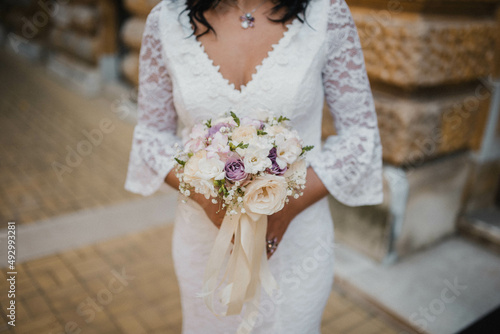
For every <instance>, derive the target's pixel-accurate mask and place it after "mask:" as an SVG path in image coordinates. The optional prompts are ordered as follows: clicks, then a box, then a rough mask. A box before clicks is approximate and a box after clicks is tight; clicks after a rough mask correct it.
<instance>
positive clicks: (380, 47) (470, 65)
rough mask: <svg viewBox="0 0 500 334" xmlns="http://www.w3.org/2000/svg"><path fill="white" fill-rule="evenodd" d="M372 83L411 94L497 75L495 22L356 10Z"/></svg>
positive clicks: (482, 19) (354, 12)
mask: <svg viewBox="0 0 500 334" xmlns="http://www.w3.org/2000/svg"><path fill="white" fill-rule="evenodd" d="M351 12H352V14H353V17H354V20H355V22H356V26H357V29H358V34H359V36H360V39H361V44H362V47H363V52H364V56H365V62H366V67H367V71H368V74H369V76H370V79H372V80H375V81H379V82H383V83H387V84H390V85H395V86H398V87H402V88H405V89H408V90H411V89H414V88H416V87H419V86H437V85H442V84H452V83H461V82H468V81H471V80H474V79H477V78H479V77H483V76H487V75H489V74H491V73H492V71H493V61H494V49H495V39H496V35H497V34H498V31H497V25H496V22H495V20H494V19H493V18H492V19H489V18H473V17H453V16H449V17H447V16H438V15H429V14H420V13H404V12H401V13H394V12H392V13H391V12H389V11H387V13H386V14H384V15H382V16H381V15H380V14H378V13H379V12H378V11H376V10H374V9H369V8H361V7H351Z"/></svg>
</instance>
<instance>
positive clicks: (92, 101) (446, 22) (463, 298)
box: [0, 0, 500, 334]
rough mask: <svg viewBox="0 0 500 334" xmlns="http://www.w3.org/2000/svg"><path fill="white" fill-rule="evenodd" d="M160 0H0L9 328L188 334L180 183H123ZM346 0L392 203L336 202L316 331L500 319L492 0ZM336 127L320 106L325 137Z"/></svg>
mask: <svg viewBox="0 0 500 334" xmlns="http://www.w3.org/2000/svg"><path fill="white" fill-rule="evenodd" d="M158 2H159V0H2V1H1V2H0V138H1V144H2V145H0V152H1V156H0V185H1V186H0V217H1V219H0V220H1V224H2V226H1V227H0V228H1V229H0V240H1V249H0V256H1V259H0V267H1V268H2V270H1V277H0V281H1V283H0V287H1V290H2V291H1V292H0V304H1V307H2V311H1V312H0V313H1V318H0V332H12V333H54V334H55V333H134V334H135V333H180V331H181V322H182V312H181V309H180V297H179V292H178V288H177V282H176V277H175V273H174V269H173V263H172V259H171V250H170V247H171V233H172V227H173V226H172V220H173V216H174V210H175V202H176V193H175V191H172V190H171V189H169V188H168V187H167V186H166V185H165V186H164V187H163V188H162V189H161V191H159V192H157V193H156V194H155V195H153V196H150V197H141V196H138V195H134V194H131V193H128V192H127V191H125V190H124V189H123V186H124V182H125V176H126V171H127V165H128V155H129V151H130V147H131V141H132V132H133V127H134V124H135V122H136V117H137V111H136V109H137V105H136V103H137V98H136V97H137V81H138V61H139V50H140V46H141V37H142V32H143V29H144V24H145V19H146V17H147V15H148V13H149V12H150V11H151V9H152V8H153V7H154V6H155V5H156V4H157V3H158ZM347 3H348V4H349V6H350V8H351V12H352V14H353V17H354V19H355V22H356V25H357V28H358V34H359V36H360V38H361V41H362V46H363V51H364V56H365V61H366V66H367V71H368V75H369V78H370V82H371V85H372V89H373V93H374V97H375V102H376V109H377V115H378V121H379V127H380V134H381V138H382V144H383V158H384V203H383V204H381V205H376V206H364V207H348V206H344V205H342V204H341V203H339V202H337V201H336V200H335V199H334V198H330V203H331V209H332V215H333V219H334V222H335V223H334V227H335V237H336V248H335V258H336V263H337V265H336V268H335V270H336V276H335V283H334V287H333V292H332V294H331V296H330V299H329V302H328V305H327V307H326V310H325V313H324V315H323V322H322V332H323V333H336V334H337V333H341V334H343V333H351V334H356V333H360V334H378V333H400V334H402V333H440V334H441V333H459V332H460V333H480V334H481V333H498V332H499V331H498V328H500V327H494V328H496V329H492V327H488V326H491V325H492V324H493V322H492V319H499V318H500V311H499V309H498V308H499V306H500V119H499V114H500V39H499V38H500V37H499V36H500V1H499V0H437V1H431V0H412V1H406V0H389V1H387V0H385V1H383V0H371V1H370V0H347ZM334 133H335V126H334V124H333V120H332V119H331V117H330V116H329V113H328V110H325V112H324V128H323V136H324V137H326V136H328V135H332V134H334ZM8 222H15V224H14V223H12V224H8ZM9 226H11V227H9ZM12 226H15V231H16V240H15V241H16V244H15V246H16V258H15V261H16V262H15V264H14V267H13V268H9V266H10V265H12V263H9V262H8V260H9V259H8V254H7V247H8V237H7V234H8V230H9V228H10V229H11V230H12V229H13V227H12ZM11 272H15V274H9V273H11ZM12 275H13V276H15V285H11V284H10V283H12V281H7V279H8V278H10V277H11V276H12ZM9 282H10V283H9ZM13 287H14V288H15V297H10V296H9V295H8V291H9V289H10V290H12V288H13ZM12 300H15V324H16V326H15V327H13V326H10V325H9V324H8V322H10V321H12V320H13V317H12V311H11V310H12V307H11V310H8V309H7V308H8V307H9V305H10V303H11V301H12Z"/></svg>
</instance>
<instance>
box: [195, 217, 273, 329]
mask: <svg viewBox="0 0 500 334" xmlns="http://www.w3.org/2000/svg"><path fill="white" fill-rule="evenodd" d="M266 231H267V215H263V214H257V213H253V212H249V211H248V210H247V212H246V213H237V214H235V215H229V214H226V216H225V217H224V220H223V221H222V225H221V227H220V230H219V233H218V234H217V237H216V239H215V244H214V247H213V248H212V251H211V253H210V258H209V260H208V263H207V267H206V269H205V277H204V282H203V289H202V292H201V293H200V294H199V296H200V297H203V298H204V300H205V303H206V304H207V306H208V308H209V309H210V311H212V313H213V314H215V315H216V316H226V315H234V314H240V313H241V310H242V307H243V305H244V304H245V302H249V303H248V304H246V310H245V316H244V320H243V322H242V323H241V325H240V326H239V328H238V331H237V334H241V333H248V332H249V331H250V330H251V329H252V328H253V327H254V325H255V323H254V322H255V321H251V318H252V315H253V316H254V318H255V316H256V315H257V313H256V312H258V305H259V300H260V286H261V285H262V287H263V288H264V290H265V291H266V293H267V294H268V295H271V294H272V291H273V289H277V288H278V284H277V283H276V280H275V279H274V277H273V276H272V274H271V272H270V270H269V266H268V262H267V254H266V251H265V249H266ZM233 235H234V247H233V250H232V252H231V254H230V255H229V260H228V262H227V266H226V270H225V273H224V277H223V278H222V280H221V282H220V283H219V284H217V279H218V276H219V273H220V272H221V270H223V268H222V267H223V265H224V261H225V259H226V258H227V256H228V253H229V251H230V246H231V239H232V237H233ZM226 277H227V281H228V284H227V286H226V287H224V289H222V291H221V292H220V293H219V298H220V301H221V303H222V304H223V305H227V310H226V311H225V312H222V313H221V314H217V313H216V312H215V310H214V301H213V298H214V294H215V290H216V289H217V287H219V286H220V284H222V282H223V281H224V279H225V278H226Z"/></svg>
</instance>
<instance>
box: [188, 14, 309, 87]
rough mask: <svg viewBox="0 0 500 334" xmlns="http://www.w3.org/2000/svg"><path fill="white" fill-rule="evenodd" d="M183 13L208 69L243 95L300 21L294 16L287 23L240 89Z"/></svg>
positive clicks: (288, 38) (191, 37) (224, 83)
mask: <svg viewBox="0 0 500 334" xmlns="http://www.w3.org/2000/svg"><path fill="white" fill-rule="evenodd" d="M183 14H184V15H185V19H187V22H188V26H187V28H186V29H187V30H188V32H189V33H190V34H192V35H191V36H190V38H189V39H190V40H192V41H193V42H194V44H195V46H196V48H197V49H198V50H197V52H200V54H201V55H202V57H203V59H204V61H205V62H206V64H207V66H206V67H207V69H206V70H207V71H211V72H212V74H213V75H215V76H216V77H217V78H218V80H219V81H220V82H221V83H222V84H223V85H224V86H225V88H227V89H229V91H230V92H231V93H232V94H236V95H238V96H241V95H243V94H245V92H246V91H247V90H248V89H249V88H250V87H251V86H252V85H254V84H255V82H256V80H258V77H259V76H261V73H262V72H263V69H264V68H265V66H266V64H267V63H268V62H269V61H270V59H272V58H273V57H274V54H275V53H277V52H278V51H279V50H280V49H281V48H283V47H284V45H286V43H287V42H288V41H289V40H290V38H291V37H292V33H293V31H295V30H297V28H298V26H299V25H298V23H300V20H299V18H297V17H296V18H294V19H293V20H292V22H290V23H288V24H286V25H285V27H286V30H285V31H284V32H283V35H282V36H281V38H280V39H279V40H278V41H277V42H276V43H274V44H272V45H271V48H270V50H269V51H268V52H267V55H266V56H265V57H264V58H263V59H262V61H261V62H260V63H259V64H258V65H257V66H255V68H254V70H253V72H252V75H251V77H250V80H248V81H247V82H246V83H245V84H244V85H241V86H240V88H239V89H237V88H236V87H235V84H234V83H232V82H230V81H229V80H228V79H227V78H225V77H224V76H223V75H222V73H221V72H220V65H215V64H214V61H213V60H212V59H211V58H210V57H209V55H208V53H207V52H206V50H205V46H204V45H203V43H201V42H200V41H199V40H198V39H196V36H195V35H194V34H193V29H192V27H191V25H190V24H189V18H188V16H187V11H184V12H183Z"/></svg>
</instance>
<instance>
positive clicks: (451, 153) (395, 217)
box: [323, 0, 500, 262]
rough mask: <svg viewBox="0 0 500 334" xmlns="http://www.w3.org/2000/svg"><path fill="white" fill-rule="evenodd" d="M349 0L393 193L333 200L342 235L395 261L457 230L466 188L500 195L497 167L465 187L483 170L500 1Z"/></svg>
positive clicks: (327, 130)
mask: <svg viewBox="0 0 500 334" xmlns="http://www.w3.org/2000/svg"><path fill="white" fill-rule="evenodd" d="M347 3H348V5H349V7H350V10H351V13H352V15H353V18H354V20H355V22H356V26H357V29H358V34H359V36H360V39H361V44H362V47H363V52H364V56H365V62H366V67H367V71H368V76H369V78H370V83H371V86H372V90H373V94H374V99H375V105H376V110H377V116H378V122H379V128H380V135H381V139H382V145H383V158H384V164H385V171H384V173H385V179H386V184H385V190H384V191H385V196H384V197H385V201H384V203H383V204H382V205H379V206H368V207H363V208H359V207H346V206H344V205H342V204H341V203H339V202H338V201H336V200H335V199H334V198H331V199H330V202H331V206H332V212H333V217H334V221H335V228H336V236H337V238H338V239H339V240H342V241H343V242H345V243H347V244H349V245H351V246H352V247H354V248H356V249H358V250H359V251H361V252H363V253H365V254H367V255H368V256H370V257H372V258H375V259H377V260H379V261H386V262H391V261H394V260H395V259H397V258H401V257H404V256H405V255H407V254H410V253H412V252H415V251H417V250H419V249H421V248H423V247H427V246H429V245H431V244H432V243H434V242H438V241H439V240H440V239H441V238H443V237H445V236H447V235H450V234H453V233H455V232H456V221H457V217H458V215H459V214H460V213H461V212H463V211H464V209H465V207H466V206H467V203H464V202H463V201H464V193H465V192H469V193H473V194H474V195H473V196H472V197H471V198H476V200H472V202H473V203H476V202H477V201H478V199H479V198H492V196H491V192H492V191H494V188H495V185H493V186H491V185H492V182H490V181H494V180H493V179H494V178H495V177H496V176H498V172H499V171H498V169H494V168H493V169H492V168H483V169H485V170H487V171H488V175H489V176H490V177H489V181H485V182H483V183H482V184H485V185H486V184H489V185H490V187H489V188H488V187H486V186H483V187H482V188H481V189H475V188H474V190H471V191H469V190H467V189H466V188H467V185H468V184H470V183H471V176H472V175H475V174H477V173H478V170H479V171H480V170H482V169H481V168H476V163H475V161H474V159H473V158H471V156H472V155H473V154H474V152H475V151H477V150H479V149H480V147H481V143H482V142H481V141H482V138H483V132H484V129H485V125H486V122H487V120H488V115H489V112H490V102H491V100H492V94H493V90H492V86H491V84H490V83H489V82H488V80H489V76H491V74H493V73H495V75H497V76H498V75H499V74H498V72H499V67H500V65H499V63H500V60H499V59H500V58H499V50H498V49H499V46H498V45H499V43H500V42H499V41H498V38H499V35H500V29H499V24H500V19H499V17H500V14H499V13H500V10H499V8H500V7H499V4H500V1H498V0H441V1H428V0H414V1H399V0H388V1H383V0H371V1H368V0H347ZM325 111H326V112H325V116H324V117H325V118H324V121H325V124H328V122H329V121H331V120H330V118H329V115H328V112H327V110H325ZM333 133H334V129H332V128H325V129H324V131H323V135H324V136H327V135H330V134H333ZM488 166H498V163H490V164H489V165H488ZM474 173H475V174H474ZM477 177H478V176H477V175H476V179H477ZM496 179H497V180H498V177H497V178H496ZM466 190H467V191H466ZM490 202H491V200H490ZM470 205H471V204H469V206H470Z"/></svg>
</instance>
